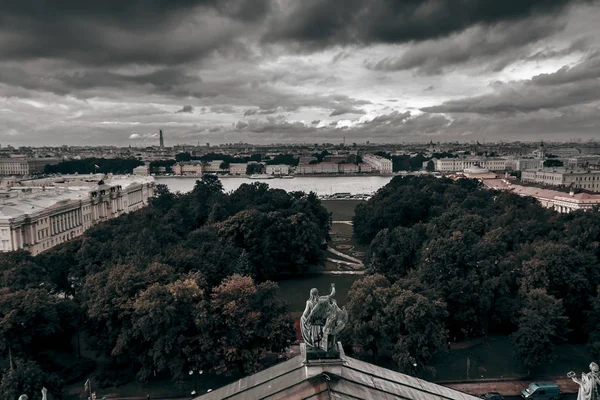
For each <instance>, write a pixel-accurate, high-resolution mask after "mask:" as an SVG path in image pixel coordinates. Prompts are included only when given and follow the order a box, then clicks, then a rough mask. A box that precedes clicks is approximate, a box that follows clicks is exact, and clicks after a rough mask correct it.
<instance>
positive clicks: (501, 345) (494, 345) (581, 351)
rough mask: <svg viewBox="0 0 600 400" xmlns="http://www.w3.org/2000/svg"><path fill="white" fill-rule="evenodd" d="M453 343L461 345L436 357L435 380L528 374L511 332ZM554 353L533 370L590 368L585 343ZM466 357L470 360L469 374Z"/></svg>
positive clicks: (553, 372) (543, 373)
mask: <svg viewBox="0 0 600 400" xmlns="http://www.w3.org/2000/svg"><path fill="white" fill-rule="evenodd" d="M458 344H460V343H458ZM452 347H459V348H456V349H454V350H450V351H448V352H447V353H443V354H440V355H438V356H436V357H435V358H434V360H433V367H435V369H436V376H435V379H436V380H440V381H448V380H462V379H487V378H518V377H523V376H525V375H527V371H526V370H525V369H524V368H523V367H522V366H521V364H520V363H519V361H518V360H516V359H515V357H514V356H513V355H514V349H513V345H512V342H511V340H510V337H508V336H492V337H490V338H488V339H487V340H481V341H475V342H472V343H471V344H470V345H468V344H467V345H465V346H452ZM554 354H555V355H556V359H555V360H554V361H553V362H551V363H548V364H544V365H541V366H540V367H538V368H536V369H535V370H532V371H531V374H532V375H534V376H539V377H553V376H566V374H567V372H569V371H585V370H587V369H588V368H587V365H588V364H589V362H590V361H591V359H590V357H589V355H588V352H587V350H586V348H585V346H584V345H574V344H564V345H560V346H557V348H556V349H555V353H554ZM467 359H469V364H470V366H469V375H468V376H467ZM432 378H433V377H430V379H432Z"/></svg>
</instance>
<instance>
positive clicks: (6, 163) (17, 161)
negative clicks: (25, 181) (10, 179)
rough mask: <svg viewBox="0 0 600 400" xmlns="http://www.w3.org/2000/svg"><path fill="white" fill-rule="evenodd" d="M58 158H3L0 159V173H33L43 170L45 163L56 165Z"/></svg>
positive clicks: (24, 174)
mask: <svg viewBox="0 0 600 400" xmlns="http://www.w3.org/2000/svg"><path fill="white" fill-rule="evenodd" d="M61 161H62V160H61V159H59V158H20V157H15V158H3V159H0V175H20V176H26V175H35V174H41V173H43V172H44V167H45V166H46V165H56V164H58V163H59V162H61Z"/></svg>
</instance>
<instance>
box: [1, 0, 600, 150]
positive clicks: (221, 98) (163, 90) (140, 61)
mask: <svg viewBox="0 0 600 400" xmlns="http://www.w3.org/2000/svg"><path fill="white" fill-rule="evenodd" d="M599 27H600V7H599V3H598V1H567V0H552V1H548V0H546V1H537V0H527V1H508V2H502V4H497V5H490V4H488V3H487V2H485V1H483V0H481V1H480V0H469V1H467V0H465V1H459V2H450V1H444V0H437V1H434V0H430V1H420V0H411V1H406V2H404V3H403V4H401V5H390V4H389V3H388V2H386V1H383V0H381V1H374V2H373V1H371V2H367V1H366V0H352V1H347V0H346V1H339V0H319V1H317V0H315V1H313V0H311V1H308V2H291V1H275V0H260V1H250V0H229V1H223V0H214V1H208V0H182V1H175V2H165V3H155V5H153V6H149V5H143V4H142V3H138V4H137V5H133V4H121V2H117V1H113V0H111V1H105V2H102V3H98V4H80V3H79V2H68V1H67V2H61V4H60V6H55V7H53V8H52V9H51V8H50V6H48V5H46V6H44V5H40V4H36V5H35V7H33V6H32V7H31V8H28V6H27V5H25V4H23V3H22V2H17V1H8V2H6V4H3V13H2V15H0V53H1V54H2V55H3V57H2V60H1V61H0V120H1V121H2V125H3V126H2V130H0V143H2V144H3V145H5V144H11V145H17V146H18V145H59V144H73V145H85V144H89V145H107V144H114V145H118V146H127V145H128V144H132V145H135V144H140V143H142V144H143V145H151V144H158V143H159V129H162V130H163V131H164V133H165V145H166V146H172V145H174V144H176V143H196V142H200V143H201V144H204V143H206V142H209V143H211V144H212V143H214V144H219V143H231V142H240V141H241V142H249V143H257V144H264V143H293V142H306V143H311V142H313V143H314V142H318V143H322V142H332V143H339V142H341V140H342V138H343V137H345V140H346V143H352V142H365V141H367V140H370V141H371V142H378V143H401V142H417V141H418V142H427V141H429V140H433V141H434V142H437V141H453V140H460V141H475V140H479V141H484V140H487V141H499V140H507V141H510V140H524V141H537V140H549V141H555V140H570V139H575V138H579V139H581V140H588V139H591V138H597V137H598V136H599V135H600V129H599V128H598V127H599V126H600V113H599V111H600V90H599V89H600V80H599V78H600V46H599V41H598V39H599V37H598V35H599V34H600V28H599Z"/></svg>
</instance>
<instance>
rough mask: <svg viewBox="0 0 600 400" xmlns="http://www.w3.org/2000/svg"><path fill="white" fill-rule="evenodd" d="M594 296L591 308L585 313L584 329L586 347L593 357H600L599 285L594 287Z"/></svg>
mask: <svg viewBox="0 0 600 400" xmlns="http://www.w3.org/2000/svg"><path fill="white" fill-rule="evenodd" d="M596 292H597V294H596V296H595V297H594V298H592V300H591V303H592V308H591V310H589V311H588V313H587V317H588V320H587V324H586V327H585V328H586V330H587V331H588V332H589V339H588V347H589V349H590V353H591V355H592V356H593V357H594V358H598V357H600V286H598V288H597V289H596Z"/></svg>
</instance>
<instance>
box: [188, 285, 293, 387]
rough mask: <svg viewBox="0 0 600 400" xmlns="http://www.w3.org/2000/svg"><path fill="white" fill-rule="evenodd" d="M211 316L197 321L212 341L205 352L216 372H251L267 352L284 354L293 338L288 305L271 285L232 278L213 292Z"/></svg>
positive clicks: (257, 366)
mask: <svg viewBox="0 0 600 400" xmlns="http://www.w3.org/2000/svg"><path fill="white" fill-rule="evenodd" d="M210 315H211V318H197V320H196V321H197V324H199V325H200V326H199V328H200V329H201V330H208V331H209V332H210V337H211V338H212V339H213V341H214V343H213V346H212V348H211V350H210V351H209V352H208V353H209V356H210V357H211V364H212V369H213V370H214V371H215V372H217V373H222V374H228V375H230V374H236V373H240V372H241V373H244V374H250V373H253V372H255V371H256V370H258V368H259V367H260V364H259V361H260V360H261V359H262V358H263V357H264V356H265V355H266V354H267V353H268V352H281V351H283V350H284V349H286V348H287V347H288V346H289V345H290V344H291V342H292V340H294V338H295V333H294V328H293V320H292V318H291V317H290V315H289V314H288V308H287V304H286V303H285V302H284V301H282V300H281V299H280V298H279V296H278V295H277V284H276V283H273V282H264V283H261V284H258V285H257V284H255V283H254V281H253V280H252V278H250V277H247V276H241V275H232V276H231V277H229V278H227V279H225V280H224V281H223V283H222V284H221V285H219V286H218V287H216V288H214V289H213V291H212V294H211V299H210Z"/></svg>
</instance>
